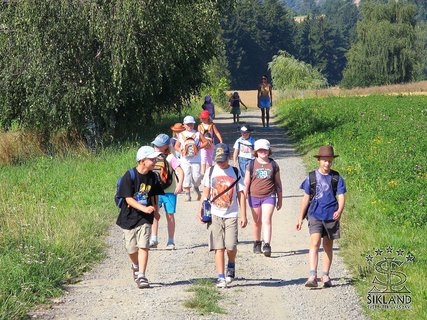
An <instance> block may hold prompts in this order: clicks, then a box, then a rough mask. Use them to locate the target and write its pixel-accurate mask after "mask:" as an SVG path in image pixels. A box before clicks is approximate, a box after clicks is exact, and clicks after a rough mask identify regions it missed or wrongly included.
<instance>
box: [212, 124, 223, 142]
mask: <svg viewBox="0 0 427 320" xmlns="http://www.w3.org/2000/svg"><path fill="white" fill-rule="evenodd" d="M213 130H214V133H215V135H216V137H217V138H218V140H219V143H222V136H221V133H219V131H218V129H217V127H216V125H213ZM212 138H213V137H212Z"/></svg>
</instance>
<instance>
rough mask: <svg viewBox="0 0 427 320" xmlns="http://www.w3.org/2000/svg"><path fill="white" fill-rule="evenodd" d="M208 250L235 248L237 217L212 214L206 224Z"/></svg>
mask: <svg viewBox="0 0 427 320" xmlns="http://www.w3.org/2000/svg"><path fill="white" fill-rule="evenodd" d="M208 234H209V251H213V250H217V249H227V250H235V249H236V248H237V235H238V228H237V217H235V218H221V217H218V216H216V215H212V222H211V223H209V224H208Z"/></svg>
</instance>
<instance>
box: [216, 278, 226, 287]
mask: <svg viewBox="0 0 427 320" xmlns="http://www.w3.org/2000/svg"><path fill="white" fill-rule="evenodd" d="M216 287H217V288H227V282H226V281H225V278H218V280H217V281H216Z"/></svg>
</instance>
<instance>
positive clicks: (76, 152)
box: [0, 106, 200, 319]
mask: <svg viewBox="0 0 427 320" xmlns="http://www.w3.org/2000/svg"><path fill="white" fill-rule="evenodd" d="M199 108H200V106H198V107H197V108H196V107H195V106H190V107H188V108H186V109H185V110H184V111H183V113H185V114H193V115H196V114H197V112H198V111H199ZM180 120H181V121H182V119H181V117H180V116H179V115H176V114H168V115H166V116H164V117H163V118H162V119H158V121H157V122H156V123H153V125H152V126H150V127H149V128H144V130H142V133H139V134H138V140H136V141H129V142H127V143H125V144H120V143H115V144H113V145H112V146H111V147H108V148H105V149H103V150H101V151H98V152H97V153H92V152H90V151H88V150H87V149H85V148H81V149H75V148H74V147H73V152H66V151H67V150H68V149H70V148H71V147H70V146H71V145H70V144H69V143H68V141H67V140H64V139H63V138H61V137H60V135H58V136H57V141H56V142H55V145H56V146H57V150H64V152H62V153H59V152H57V153H56V155H57V156H55V157H52V156H48V155H46V154H43V150H42V149H36V151H34V152H32V153H27V151H28V152H30V151H31V148H29V149H27V148H24V147H25V146H26V145H29V142H28V141H27V142H26V141H25V139H21V138H16V137H15V136H17V135H18V136H19V135H20V134H22V132H21V133H15V132H13V133H11V132H7V133H0V142H2V143H1V145H2V146H5V149H2V150H6V152H9V154H10V155H11V156H10V157H9V158H7V159H6V161H5V163H13V164H14V165H5V164H0V319H20V318H24V317H26V314H27V313H28V311H29V310H31V308H33V307H34V306H35V305H37V304H39V303H48V302H49V298H50V297H53V296H58V295H60V294H61V293H62V286H63V284H64V283H69V282H73V281H75V279H76V277H78V276H79V275H80V274H82V272H84V271H86V270H88V269H89V268H90V267H91V266H93V264H94V263H95V262H96V261H98V260H100V259H101V258H102V257H104V253H105V251H104V250H105V244H104V236H105V234H106V232H107V230H108V227H109V226H111V225H112V224H114V223H115V220H116V217H117V213H118V210H117V208H116V207H115V205H114V201H113V198H114V194H115V186H116V181H117V179H118V177H120V176H121V175H122V174H124V172H126V170H127V169H129V168H130V167H131V166H134V165H135V154H136V151H137V148H138V147H139V146H141V145H144V144H150V141H152V140H153V138H154V137H155V136H156V135H157V134H159V133H161V132H165V133H170V129H169V126H170V125H171V124H173V123H174V122H177V121H180ZM18 131H19V130H17V132H18ZM14 135H15V136H14ZM12 139H15V140H12ZM5 141H13V143H5ZM37 141H38V140H37V137H36V136H35V137H34V143H35V146H37V145H38V142H37ZM19 145H21V146H19ZM19 150H21V151H19ZM68 151H70V150H68ZM58 155H59V156H58ZM17 159H19V161H17Z"/></svg>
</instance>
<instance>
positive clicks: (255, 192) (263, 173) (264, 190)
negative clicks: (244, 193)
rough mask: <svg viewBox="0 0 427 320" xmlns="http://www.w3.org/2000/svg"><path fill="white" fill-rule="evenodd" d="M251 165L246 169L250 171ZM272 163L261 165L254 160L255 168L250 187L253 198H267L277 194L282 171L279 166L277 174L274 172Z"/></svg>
mask: <svg viewBox="0 0 427 320" xmlns="http://www.w3.org/2000/svg"><path fill="white" fill-rule="evenodd" d="M249 169H250V165H249V164H248V165H247V167H246V171H249ZM273 171H274V170H273V164H272V162H270V163H268V164H260V163H259V162H258V161H257V159H255V160H254V168H253V172H252V180H251V184H250V187H249V193H250V195H251V196H252V197H257V198H265V197H268V196H271V195H273V194H276V193H277V191H276V183H278V177H280V169H279V166H277V169H276V172H273Z"/></svg>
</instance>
